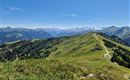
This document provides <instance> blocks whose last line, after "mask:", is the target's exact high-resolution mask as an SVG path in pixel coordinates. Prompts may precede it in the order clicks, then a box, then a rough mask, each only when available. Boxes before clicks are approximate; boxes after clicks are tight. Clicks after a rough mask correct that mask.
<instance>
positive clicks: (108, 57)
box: [94, 33, 130, 80]
mask: <svg viewBox="0 0 130 80" xmlns="http://www.w3.org/2000/svg"><path fill="white" fill-rule="evenodd" d="M94 36H95V38H96V40H97V41H100V40H99V39H98V37H97V35H96V34H95V33H94ZM101 45H102V47H103V48H104V50H105V51H106V54H104V58H105V60H106V61H107V62H108V63H111V62H110V59H111V56H110V55H109V53H110V52H109V51H108V50H107V48H106V46H105V45H104V44H103V41H101ZM111 64H113V63H111ZM114 65H116V66H117V67H120V66H119V65H118V64H117V63H114ZM120 69H122V68H120ZM122 70H123V69H122ZM129 76H130V73H127V74H124V79H126V80H130V79H129Z"/></svg>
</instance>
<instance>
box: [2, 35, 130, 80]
mask: <svg viewBox="0 0 130 80" xmlns="http://www.w3.org/2000/svg"><path fill="white" fill-rule="evenodd" d="M94 34H95V33H89V34H83V35H79V36H72V37H62V38H56V39H48V40H36V41H28V42H24V43H21V45H18V43H20V42H16V43H12V44H5V45H1V49H0V52H1V53H0V54H2V55H0V56H1V59H2V57H3V56H7V55H6V54H8V56H9V55H10V54H12V56H14V57H13V61H8V60H7V62H0V65H1V67H0V79H1V80H2V79H3V80H8V79H9V80H10V79H12V80H128V79H129V77H130V73H129V72H130V69H128V68H125V67H122V66H119V65H118V64H115V63H112V62H111V61H110V60H109V59H108V58H107V57H104V54H106V50H105V49H104V47H103V45H102V44H101V43H102V42H103V39H106V38H105V37H103V36H101V35H99V34H96V37H97V38H98V39H96V37H95V35H94ZM106 40H108V39H106ZM110 41H111V40H110ZM112 42H113V41H112ZM103 43H104V42H103ZM114 43H116V42H114ZM16 44H17V45H16ZM25 44H26V46H24V47H22V46H23V45H25ZM37 44H38V45H39V46H41V47H39V46H38V45H37ZM116 44H118V43H116ZM30 45H31V46H32V47H33V48H32V47H31V46H30ZM118 45H120V46H122V47H123V48H125V49H127V50H128V49H130V48H129V47H126V46H124V45H121V44H118ZM35 48H37V49H35ZM106 48H107V50H108V51H109V52H110V53H111V52H112V49H109V48H108V47H106ZM10 49H11V51H10ZM25 49H27V50H26V51H25ZM13 50H14V51H15V50H20V53H17V51H16V52H15V54H14V53H12V52H13ZM28 50H30V52H29V51H28ZM7 51H10V53H8V52H7ZM21 53H22V54H23V55H21ZM32 53H33V55H34V56H35V57H34V56H33V55H32ZM16 54H17V56H16ZM26 54H28V55H26ZM46 54H47V56H45V55H46ZM29 55H31V56H33V57H30V56H29ZM36 55H38V56H36ZM43 55H44V56H43ZM110 55H111V54H110ZM4 58H5V59H6V57H4ZM10 58H11V57H10ZM32 58H40V59H32ZM15 59H16V60H15ZM21 59H22V60H21ZM9 60H12V59H9Z"/></svg>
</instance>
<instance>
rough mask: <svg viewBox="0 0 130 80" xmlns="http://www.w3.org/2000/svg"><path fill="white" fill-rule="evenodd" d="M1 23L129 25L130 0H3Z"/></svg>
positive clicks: (23, 24)
mask: <svg viewBox="0 0 130 80" xmlns="http://www.w3.org/2000/svg"><path fill="white" fill-rule="evenodd" d="M1 3H2V4H0V5H1V12H0V14H2V16H0V18H2V21H1V22H2V26H4V27H6V26H12V27H28V28H38V27H41V28H42V27H92V26H99V27H105V26H111V25H115V26H127V25H129V22H130V21H129V18H130V17H129V7H130V6H129V0H1Z"/></svg>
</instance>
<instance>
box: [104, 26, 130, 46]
mask: <svg viewBox="0 0 130 80" xmlns="http://www.w3.org/2000/svg"><path fill="white" fill-rule="evenodd" d="M101 32H103V33H106V34H107V35H116V36H118V37H119V38H121V39H123V40H124V41H125V42H127V43H128V44H129V45H130V27H128V26H125V27H121V28H119V27H116V26H111V27H108V28H106V29H103V30H102V31H101Z"/></svg>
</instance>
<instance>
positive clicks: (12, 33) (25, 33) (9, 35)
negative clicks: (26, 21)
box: [0, 27, 51, 44]
mask: <svg viewBox="0 0 130 80" xmlns="http://www.w3.org/2000/svg"><path fill="white" fill-rule="evenodd" d="M49 37H51V35H50V34H49V33H47V32H45V31H39V30H34V29H26V28H10V27H7V28H0V44H2V43H6V42H13V41H17V40H30V39H35V38H36V39H43V38H49Z"/></svg>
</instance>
